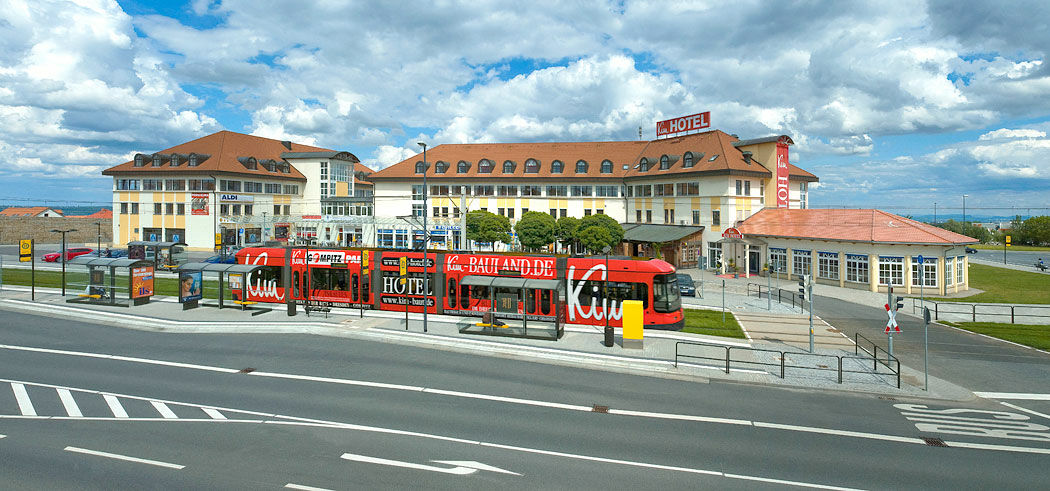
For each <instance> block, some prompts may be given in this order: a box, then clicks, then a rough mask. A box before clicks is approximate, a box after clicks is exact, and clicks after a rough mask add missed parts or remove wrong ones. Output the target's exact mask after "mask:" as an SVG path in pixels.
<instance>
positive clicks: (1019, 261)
mask: <svg viewBox="0 0 1050 491" xmlns="http://www.w3.org/2000/svg"><path fill="white" fill-rule="evenodd" d="M969 256H970V257H971V258H973V259H980V260H982V261H988V262H990V263H992V264H993V265H994V264H1002V263H1003V251H1002V249H1000V250H992V249H979V250H978V251H977V253H976V254H970V255H969ZM1039 258H1042V259H1043V262H1044V263H1045V264H1046V265H1047V266H1050V251H1015V250H1013V249H1008V250H1007V251H1006V262H1007V263H1008V264H1015V265H1018V266H1026V267H1029V268H1031V270H1032V271H1038V270H1037V269H1036V268H1035V266H1034V265H1035V263H1037V262H1039Z"/></svg>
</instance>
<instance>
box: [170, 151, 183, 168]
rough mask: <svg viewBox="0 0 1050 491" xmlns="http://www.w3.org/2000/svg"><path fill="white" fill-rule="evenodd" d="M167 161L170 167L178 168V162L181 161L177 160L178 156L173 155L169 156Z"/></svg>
mask: <svg viewBox="0 0 1050 491" xmlns="http://www.w3.org/2000/svg"><path fill="white" fill-rule="evenodd" d="M169 160H170V161H171V166H172V167H178V166H179V161H180V160H182V159H180V158H179V154H177V153H173V154H171V158H170V159H169Z"/></svg>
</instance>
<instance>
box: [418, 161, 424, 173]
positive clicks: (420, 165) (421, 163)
mask: <svg viewBox="0 0 1050 491" xmlns="http://www.w3.org/2000/svg"><path fill="white" fill-rule="evenodd" d="M424 170H425V169H424V168H423V161H422V160H418V161H416V174H422V173H423V171H424Z"/></svg>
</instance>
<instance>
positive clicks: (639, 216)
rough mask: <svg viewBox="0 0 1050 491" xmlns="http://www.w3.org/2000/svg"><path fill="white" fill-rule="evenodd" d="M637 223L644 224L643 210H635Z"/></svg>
mask: <svg viewBox="0 0 1050 491" xmlns="http://www.w3.org/2000/svg"><path fill="white" fill-rule="evenodd" d="M634 221H635V223H642V210H634Z"/></svg>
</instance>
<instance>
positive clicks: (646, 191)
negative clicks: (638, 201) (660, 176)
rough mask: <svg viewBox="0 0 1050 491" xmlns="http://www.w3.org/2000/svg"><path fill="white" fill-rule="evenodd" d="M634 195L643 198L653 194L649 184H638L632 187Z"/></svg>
mask: <svg viewBox="0 0 1050 491" xmlns="http://www.w3.org/2000/svg"><path fill="white" fill-rule="evenodd" d="M634 195H635V196H637V197H639V198H645V197H648V196H652V195H653V187H652V186H651V185H649V184H639V185H637V186H635V187H634Z"/></svg>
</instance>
